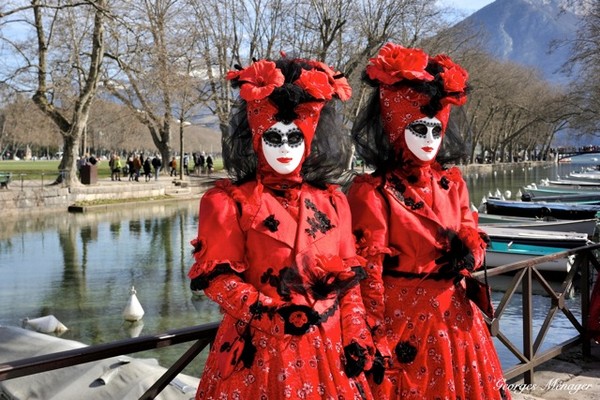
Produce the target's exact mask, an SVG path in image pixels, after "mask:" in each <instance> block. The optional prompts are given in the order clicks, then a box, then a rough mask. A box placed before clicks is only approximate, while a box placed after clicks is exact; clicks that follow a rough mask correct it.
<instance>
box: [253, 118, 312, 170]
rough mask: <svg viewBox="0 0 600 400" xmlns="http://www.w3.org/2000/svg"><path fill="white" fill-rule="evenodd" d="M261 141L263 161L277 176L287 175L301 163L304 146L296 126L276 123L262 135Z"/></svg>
mask: <svg viewBox="0 0 600 400" xmlns="http://www.w3.org/2000/svg"><path fill="white" fill-rule="evenodd" d="M261 140H262V151H263V154H264V156H265V160H267V163H268V164H269V165H270V166H271V168H273V170H274V171H275V172H277V173H278V174H281V175H288V174H290V173H292V172H293V171H295V170H296V168H298V166H299V165H300V163H301V162H302V158H303V156H304V150H305V146H306V144H305V142H304V135H303V134H302V131H300V129H298V126H297V125H296V124H294V123H291V124H284V123H283V122H277V123H276V124H275V125H273V126H272V127H270V128H269V129H267V130H266V131H265V132H264V133H263V135H262V139H261Z"/></svg>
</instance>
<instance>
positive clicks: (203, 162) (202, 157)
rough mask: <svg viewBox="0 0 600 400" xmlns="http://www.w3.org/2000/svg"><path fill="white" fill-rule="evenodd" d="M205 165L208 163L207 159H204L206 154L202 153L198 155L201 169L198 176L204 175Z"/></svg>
mask: <svg viewBox="0 0 600 400" xmlns="http://www.w3.org/2000/svg"><path fill="white" fill-rule="evenodd" d="M205 163H206V159H205V157H204V152H202V153H200V154H199V155H198V167H199V170H198V175H200V174H204V168H206V167H205Z"/></svg>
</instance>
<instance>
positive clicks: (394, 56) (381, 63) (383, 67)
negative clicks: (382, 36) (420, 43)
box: [366, 43, 433, 85]
mask: <svg viewBox="0 0 600 400" xmlns="http://www.w3.org/2000/svg"><path fill="white" fill-rule="evenodd" d="M369 61H370V62H371V64H369V65H367V68H366V71H367V75H369V78H371V79H373V80H377V81H379V82H381V83H383V84H386V85H393V84H394V83H397V82H400V81H402V80H404V79H408V80H416V79H418V80H423V81H431V80H433V76H432V75H431V74H430V73H429V72H427V71H425V67H427V62H428V61H429V56H428V55H427V54H426V53H425V52H424V51H423V50H421V49H415V48H406V47H403V46H400V45H396V44H394V43H386V44H385V45H384V46H383V47H382V48H381V50H379V53H378V54H377V56H376V57H374V58H371V59H370V60H369Z"/></svg>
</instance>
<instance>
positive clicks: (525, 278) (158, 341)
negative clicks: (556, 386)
mask: <svg viewBox="0 0 600 400" xmlns="http://www.w3.org/2000/svg"><path fill="white" fill-rule="evenodd" d="M598 249H600V244H594V245H590V246H585V247H579V248H576V249H572V250H567V251H563V252H560V253H555V254H552V255H548V256H543V257H536V258H531V259H529V260H526V261H521V262H517V263H513V264H508V265H504V266H500V267H495V268H492V269H490V270H488V271H487V276H488V277H493V276H498V275H502V274H506V273H509V272H515V275H514V276H513V279H512V282H511V284H510V285H509V287H508V288H507V289H506V292H505V294H504V296H503V298H502V299H501V301H500V303H499V304H498V305H497V307H496V310H495V312H494V317H493V318H492V319H491V320H489V319H487V321H486V322H487V323H488V326H489V328H490V332H491V334H492V336H496V337H497V338H498V339H499V340H500V342H501V343H502V344H504V345H505V346H506V347H507V348H508V349H509V350H510V351H511V352H512V353H513V354H514V355H515V356H516V357H517V358H518V360H519V361H520V362H519V364H517V365H516V366H514V367H511V368H508V369H507V370H505V371H504V377H505V379H506V380H511V379H514V378H516V377H519V376H521V375H523V376H524V381H525V383H528V384H529V383H533V373H534V369H535V367H537V366H538V365H540V364H542V363H544V362H545V361H548V360H550V359H552V358H554V357H556V356H558V355H560V354H562V353H563V352H564V351H565V350H567V349H568V348H571V347H573V346H575V345H578V344H582V345H583V355H584V356H586V355H589V354H590V340H589V337H588V335H587V333H586V330H585V326H586V325H587V316H588V310H589V295H590V286H591V282H590V274H589V272H590V267H591V266H593V267H595V268H596V269H599V270H600V263H599V261H598V256H597V255H596V253H595V251H596V250H598ZM569 256H575V259H574V261H573V262H571V260H569V263H571V268H570V270H569V272H568V274H567V276H566V278H565V280H564V281H563V283H562V285H561V287H560V289H559V290H558V291H556V290H554V289H553V288H552V287H551V285H550V284H549V283H548V282H547V281H546V279H545V278H544V277H543V276H542V274H541V273H540V272H539V271H538V269H537V267H536V266H537V265H539V264H540V263H543V262H546V261H551V260H556V259H561V258H565V259H568V258H569ZM578 273H580V279H581V285H580V287H581V318H582V321H581V323H580V322H579V321H577V319H576V318H575V317H574V315H573V313H572V312H571V310H570V309H569V307H568V306H567V304H566V303H565V299H566V297H567V296H568V295H569V293H570V291H571V288H572V287H573V281H574V279H575V278H576V277H577V274H578ZM474 276H475V277H477V278H479V279H482V278H483V276H484V272H483V271H479V272H477V273H475V274H474ZM534 279H535V280H537V281H539V282H540V284H541V286H542V287H543V288H544V290H545V291H546V292H547V294H548V295H549V296H550V298H551V299H552V306H551V307H550V310H549V311H548V313H547V315H546V318H545V320H544V323H543V325H542V328H541V329H540V331H539V332H538V334H537V336H535V337H534V332H533V321H532V316H533V313H532V296H533V290H532V288H533V285H532V282H533V280H534ZM519 284H520V285H521V287H522V291H521V292H522V299H523V335H522V339H523V350H522V351H521V350H519V348H518V346H516V345H515V344H514V343H513V342H512V341H511V340H510V339H509V338H508V337H507V336H506V335H505V334H503V332H502V330H501V326H500V320H501V318H502V315H503V314H504V312H505V311H506V308H507V305H508V303H509V302H510V300H511V299H512V298H513V296H514V295H515V293H517V288H518V285H519ZM558 311H562V312H563V313H564V314H565V315H566V316H567V318H568V319H569V321H570V322H571V323H572V325H573V326H574V327H575V329H576V330H577V332H578V333H579V334H578V335H577V336H575V337H572V338H569V339H567V340H565V341H563V342H562V343H560V344H558V345H556V346H553V347H552V348H550V349H547V350H545V351H543V352H541V351H540V347H541V344H542V343H543V339H544V337H545V335H546V333H547V331H548V329H549V327H550V324H551V322H552V320H553V318H554V316H555V315H556V313H557V312H558ZM218 326H219V323H218V322H213V323H209V324H204V325H198V326H193V327H188V328H182V329H176V330H172V331H167V332H165V333H162V334H158V335H150V336H143V337H138V338H134V339H124V340H119V341H115V342H111V343H105V344H100V345H93V346H87V347H82V348H78V349H74V350H67V351H61V352H57V353H52V354H45V355H42V356H37V357H31V358H27V359H22V360H16V361H12V362H8V363H5V364H3V365H0V381H4V380H8V379H13V378H18V377H22V376H28V375H33V374H37V373H40V372H45V371H50V370H55V369H59V368H64V367H69V366H74V365H79V364H83V363H87V362H91V361H98V360H102V359H107V358H110V357H114V356H119V355H123V354H132V353H137V352H140V351H145V350H151V349H159V348H163V347H167V346H172V345H176V344H180V343H185V342H193V344H192V346H191V347H190V348H189V349H188V350H187V351H186V352H185V353H184V354H183V355H182V356H181V357H180V358H179V359H178V360H177V361H176V362H175V363H174V364H173V365H172V366H171V367H170V368H169V369H168V370H167V371H165V373H164V374H163V375H162V376H161V377H160V378H159V379H158V380H157V381H156V382H155V383H154V384H153V385H152V387H150V388H149V389H148V390H147V391H146V392H145V393H144V394H143V395H142V396H141V397H140V399H154V398H155V397H156V396H157V395H158V394H159V393H160V392H161V391H162V390H163V389H164V388H165V387H166V386H167V385H168V384H169V382H171V381H172V380H173V379H175V377H176V376H177V374H179V373H180V372H181V371H182V370H183V369H184V368H185V367H186V366H187V365H188V364H190V363H191V362H192V360H193V359H194V358H195V357H196V356H197V355H198V354H200V352H201V351H202V350H203V349H204V348H206V346H208V345H209V344H210V343H212V341H213V340H214V338H215V335H216V332H217V329H218Z"/></svg>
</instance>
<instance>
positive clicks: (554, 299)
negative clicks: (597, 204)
mask: <svg viewBox="0 0 600 400" xmlns="http://www.w3.org/2000/svg"><path fill="white" fill-rule="evenodd" d="M598 249H600V243H597V244H593V245H589V246H583V247H578V248H575V249H571V250H566V251H562V252H559V253H554V254H551V255H547V256H542V257H535V258H531V259H528V260H524V261H520V262H516V263H512V264H507V265H503V266H499V267H495V268H492V269H489V270H488V271H487V276H488V278H489V277H494V276H499V275H504V274H507V273H511V272H514V273H515V274H514V276H513V278H512V282H511V283H510V284H509V285H508V287H507V288H506V291H505V292H504V296H503V297H502V299H501V300H500V302H499V304H498V305H497V306H496V309H495V310H494V316H493V318H492V319H491V320H490V319H488V318H486V322H487V323H488V326H489V328H490V333H491V335H492V336H495V337H497V338H498V340H500V342H501V343H502V344H503V345H504V346H506V348H507V349H508V350H509V351H510V352H511V353H512V354H513V355H514V356H515V357H516V358H517V359H518V360H519V363H518V364H517V365H516V366H513V367H510V368H508V369H506V370H505V371H504V378H505V379H506V380H513V379H515V378H517V377H520V376H521V375H523V380H524V382H525V383H526V384H532V383H534V382H533V380H534V370H535V367H537V366H538V365H540V364H542V363H544V362H546V361H548V360H550V359H552V358H554V357H556V356H558V355H560V354H562V353H563V352H564V351H565V350H567V349H569V348H571V347H574V346H576V345H578V344H581V345H583V348H582V350H583V356H584V357H585V356H589V355H590V351H591V346H590V338H589V336H588V334H587V332H586V328H585V327H586V326H587V320H588V312H589V302H590V286H591V282H590V265H593V266H594V267H595V268H596V269H599V270H600V263H599V262H598V256H597V254H596V253H595V251H596V250H598ZM571 256H574V259H573V257H571ZM563 258H564V259H566V260H568V261H566V262H568V264H569V266H570V268H569V270H568V273H567V274H566V277H565V279H564V281H563V282H562V284H561V286H560V288H559V289H558V290H555V289H554V288H553V287H552V286H551V285H550V284H549V283H548V281H547V280H546V278H544V276H543V275H542V273H540V271H539V270H538V269H537V265H539V264H541V263H544V262H547V261H553V260H557V259H563ZM578 274H579V275H578ZM474 276H475V277H476V278H479V279H482V278H483V277H484V271H478V272H476V273H475V274H474ZM578 276H579V279H580V290H581V293H580V295H581V323H580V322H579V321H578V320H577V318H576V317H575V316H574V315H573V313H572V312H571V310H570V309H569V306H568V304H567V303H566V302H565V300H566V299H567V298H568V297H569V296H570V294H571V292H572V289H573V285H574V280H575V279H576V278H577V277H578ZM534 280H536V281H538V282H539V283H540V285H541V287H542V288H543V290H544V292H545V294H546V295H548V296H549V297H550V299H551V307H550V308H549V310H548V312H547V313H546V316H545V318H544V322H543V324H542V326H541V328H540V330H539V332H538V333H537V335H534V330H533V307H532V298H533V281H534ZM519 285H521V296H522V306H523V317H522V321H523V332H522V339H523V350H522V351H521V350H519V348H518V346H517V345H515V344H514V342H513V341H512V340H511V339H510V338H509V337H508V336H507V335H505V334H504V333H503V332H502V330H501V326H500V320H501V318H502V315H503V314H504V312H505V311H506V309H507V306H508V304H509V303H510V301H511V299H512V298H513V297H514V296H515V293H517V289H518V287H519ZM558 311H561V312H562V313H563V314H564V315H565V316H566V317H567V319H568V320H569V322H570V323H571V324H572V326H573V327H574V328H575V329H576V330H577V332H578V335H577V336H574V337H571V338H569V339H567V340H565V341H563V342H562V343H560V344H558V345H555V346H553V347H551V348H549V349H547V350H545V351H541V345H542V344H543V342H544V338H545V336H546V334H547V333H548V330H549V328H550V326H551V323H552V321H553V320H554V318H555V316H556V314H557V313H558Z"/></svg>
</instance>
